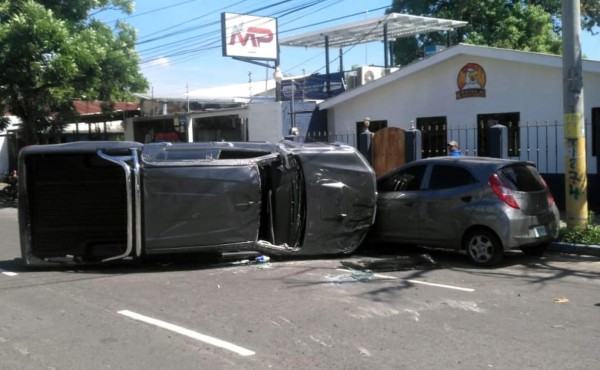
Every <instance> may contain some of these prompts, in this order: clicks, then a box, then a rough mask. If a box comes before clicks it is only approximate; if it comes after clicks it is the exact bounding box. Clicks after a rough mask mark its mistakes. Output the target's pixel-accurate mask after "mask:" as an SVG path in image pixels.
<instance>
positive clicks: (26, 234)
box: [19, 142, 377, 265]
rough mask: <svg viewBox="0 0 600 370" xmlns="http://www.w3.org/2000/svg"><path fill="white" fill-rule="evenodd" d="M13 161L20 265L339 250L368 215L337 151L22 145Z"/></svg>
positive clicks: (353, 158)
mask: <svg viewBox="0 0 600 370" xmlns="http://www.w3.org/2000/svg"><path fill="white" fill-rule="evenodd" d="M111 155H114V157H111ZM138 160H139V161H138ZM19 166H20V167H19V168H20V171H21V174H22V177H21V179H22V181H20V184H19V186H20V187H21V188H20V190H21V191H20V199H19V221H20V229H21V253H22V256H23V261H24V262H25V263H26V264H30V265H32V264H33V265H36V264H37V265H40V264H46V263H56V262H61V263H65V262H67V263H68V262H76V263H77V262H87V261H88V260H90V259H91V260H93V262H98V261H109V260H113V259H121V258H127V257H133V258H135V257H141V256H143V255H146V254H160V253H177V252H189V251H221V252H227V251H238V250H256V251H260V252H263V253H268V254H273V255H276V254H279V255H287V254H290V255H328V254H340V253H351V252H353V251H354V250H355V249H356V248H357V247H358V246H359V245H360V243H361V242H362V240H363V239H364V237H365V236H366V234H367V232H368V230H369V228H370V227H371V225H372V224H373V222H374V219H375V210H376V197H377V193H376V183H375V174H374V172H373V170H372V168H371V167H370V166H369V165H368V163H367V162H366V160H365V159H364V158H363V157H362V156H361V155H360V153H358V152H357V151H356V150H355V149H354V148H351V147H348V146H344V145H329V144H313V145H299V144H295V143H292V142H281V143H277V144H274V143H226V142H225V143H224V142H219V143H178V144H171V143H153V144H146V145H142V144H139V143H133V142H78V143H71V144H59V145H40V146H31V147H27V148H24V149H23V150H22V151H21V153H20V159H19ZM69 167H71V168H69ZM138 167H139V168H138ZM78 172H80V173H78ZM105 184H106V185H108V189H109V190H110V191H109V190H108V189H105V186H104V185H105ZM72 197H74V199H73V198H72ZM72 200H74V201H72ZM104 225H106V229H105V228H104V227H105V226H104ZM107 250H110V253H108V252H107Z"/></svg>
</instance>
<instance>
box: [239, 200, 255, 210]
mask: <svg viewBox="0 0 600 370" xmlns="http://www.w3.org/2000/svg"><path fill="white" fill-rule="evenodd" d="M252 205H254V202H253V201H249V202H244V203H236V205H235V206H236V207H239V208H248V207H252Z"/></svg>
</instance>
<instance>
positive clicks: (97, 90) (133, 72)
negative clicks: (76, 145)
mask: <svg viewBox="0 0 600 370" xmlns="http://www.w3.org/2000/svg"><path fill="white" fill-rule="evenodd" d="M108 8H110V9H120V10H122V11H124V12H131V10H132V9H133V1H132V0H39V1H33V0H0V45H2V48H0V109H5V110H8V111H10V112H11V113H12V114H14V115H16V116H18V117H19V118H20V119H21V121H22V122H23V124H24V127H23V129H22V130H23V131H22V133H23V137H24V141H25V144H34V143H37V141H38V139H37V135H38V133H40V132H54V131H56V130H57V129H59V127H58V126H60V125H61V124H64V123H65V122H66V120H67V118H69V119H72V117H73V114H74V112H73V108H72V106H71V104H69V103H70V101H71V100H73V99H87V100H105V101H116V100H125V99H128V98H132V93H134V92H138V91H143V90H145V89H146V88H147V87H148V82H147V81H146V79H145V78H144V77H143V76H142V75H141V73H140V71H139V57H138V55H137V53H136V52H135V39H136V35H135V31H134V30H133V29H132V28H131V27H130V26H129V25H127V24H125V23H122V22H119V23H117V24H116V26H115V29H114V30H113V29H111V28H110V27H109V26H108V25H106V24H104V23H102V22H100V21H97V20H95V19H93V17H90V14H91V12H93V11H96V12H98V11H102V10H103V9H108Z"/></svg>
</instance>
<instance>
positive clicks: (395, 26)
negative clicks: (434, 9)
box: [279, 13, 467, 48]
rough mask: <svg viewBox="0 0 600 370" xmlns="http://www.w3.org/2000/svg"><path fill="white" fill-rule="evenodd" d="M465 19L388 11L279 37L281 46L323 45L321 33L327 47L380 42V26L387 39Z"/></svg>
mask: <svg viewBox="0 0 600 370" xmlns="http://www.w3.org/2000/svg"><path fill="white" fill-rule="evenodd" d="M466 25H467V22H463V21H455V20H450V19H441V18H429V17H420V16H416V15H408V14H400V13H390V14H387V15H384V16H382V17H376V18H371V19H365V20H362V21H357V22H352V23H347V24H344V25H340V26H335V27H330V28H326V29H322V30H318V31H313V32H308V33H304V34H300V35H296V36H290V37H286V38H283V39H281V40H279V44H280V45H284V46H303V47H308V48H310V47H321V48H322V47H325V45H326V41H325V36H327V37H328V43H327V45H328V46H329V47H337V48H343V47H346V46H352V45H356V44H364V43H368V42H373V41H383V40H384V37H386V35H384V28H387V38H390V39H395V38H397V37H406V36H412V35H417V34H424V33H430V32H439V31H450V30H453V29H455V28H459V27H464V26H466Z"/></svg>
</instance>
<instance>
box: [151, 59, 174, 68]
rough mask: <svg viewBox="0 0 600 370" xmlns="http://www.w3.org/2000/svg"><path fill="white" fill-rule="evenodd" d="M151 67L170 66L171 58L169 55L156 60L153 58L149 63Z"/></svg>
mask: <svg viewBox="0 0 600 370" xmlns="http://www.w3.org/2000/svg"><path fill="white" fill-rule="evenodd" d="M149 66H150V67H169V66H171V59H169V58H167V57H161V58H158V59H156V60H153V61H152V62H150V63H149Z"/></svg>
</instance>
